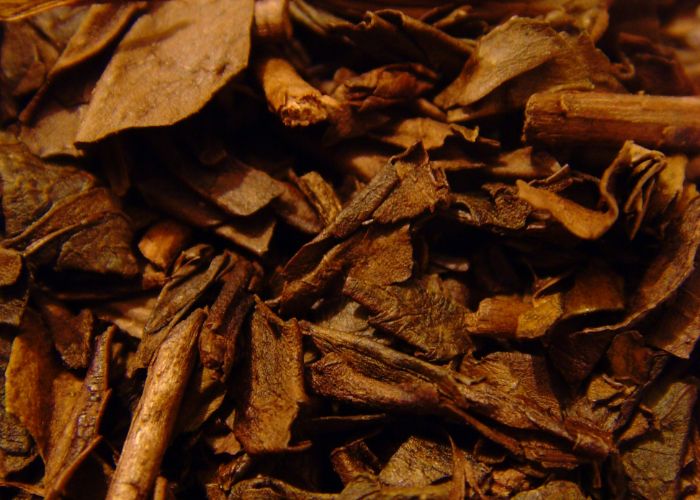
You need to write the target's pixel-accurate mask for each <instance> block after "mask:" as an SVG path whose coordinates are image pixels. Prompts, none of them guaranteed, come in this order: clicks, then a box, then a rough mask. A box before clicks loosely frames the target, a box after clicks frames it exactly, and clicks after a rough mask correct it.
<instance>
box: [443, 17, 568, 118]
mask: <svg viewBox="0 0 700 500" xmlns="http://www.w3.org/2000/svg"><path fill="white" fill-rule="evenodd" d="M565 48H566V43H565V41H564V39H562V38H561V37H560V36H559V35H558V34H557V32H556V31H554V30H553V29H552V28H551V27H550V26H549V24H548V23H546V22H543V21H536V20H534V19H524V18H518V17H514V18H513V19H511V20H509V21H508V22H506V23H504V24H502V25H500V26H498V27H497V28H495V29H494V30H492V31H491V32H490V33H489V34H488V35H486V36H484V37H483V38H481V40H480V41H479V44H478V46H477V48H476V50H475V52H474V53H473V54H472V55H471V57H470V58H469V60H468V61H467V64H466V65H465V66H464V68H463V69H462V72H461V73H460V75H459V76H458V77H457V79H456V80H455V81H454V82H452V83H451V84H450V86H448V87H447V88H446V89H445V90H443V92H442V93H441V94H439V95H438V96H437V97H436V99H435V102H436V103H437V104H438V105H439V106H442V107H443V108H451V107H454V106H457V105H461V106H465V105H468V104H472V103H474V102H476V101H478V100H479V99H481V98H482V97H484V96H486V95H488V94H489V92H492V91H493V90H494V89H496V88H497V87H498V86H499V85H501V84H503V83H504V82H507V81H508V80H511V79H512V78H515V77H517V76H519V75H522V74H523V73H525V72H527V71H529V70H532V69H533V68H536V67H538V66H541V65H542V64H544V63H545V62H547V61H549V60H551V59H553V58H554V57H556V56H557V55H558V54H559V53H561V52H563V51H564V50H565Z"/></svg>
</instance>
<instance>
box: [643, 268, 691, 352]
mask: <svg viewBox="0 0 700 500" xmlns="http://www.w3.org/2000/svg"><path fill="white" fill-rule="evenodd" d="M676 293H677V295H676V297H675V298H674V299H673V300H672V302H671V303H670V304H669V305H668V307H667V308H666V310H665V311H664V314H663V316H662V318H661V320H660V321H659V322H658V323H657V324H656V325H655V326H654V330H653V331H652V332H651V334H650V335H648V336H647V342H648V343H649V344H650V345H652V346H654V347H658V348H659V349H663V350H664V351H666V352H669V353H671V354H673V355H674V356H678V357H679V358H685V359H688V358H690V354H691V353H692V352H693V349H694V348H695V344H696V342H697V340H698V337H700V315H698V310H700V270H698V269H695V270H694V271H693V273H692V274H691V275H690V276H689V277H688V279H687V280H686V281H685V283H683V285H681V287H680V288H679V289H678V291H677V292H676Z"/></svg>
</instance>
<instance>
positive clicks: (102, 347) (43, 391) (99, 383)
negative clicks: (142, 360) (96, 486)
mask: <svg viewBox="0 0 700 500" xmlns="http://www.w3.org/2000/svg"><path fill="white" fill-rule="evenodd" d="M113 332H114V330H113V328H112V329H108V330H107V331H106V332H105V333H103V334H101V335H100V336H98V337H97V338H96V340H95V344H94V350H93V355H92V361H91V365H90V367H89V368H88V371H87V373H86V376H85V379H84V380H82V381H81V380H80V379H79V378H77V377H76V376H75V375H73V374H72V373H70V372H68V371H67V370H65V369H64V368H63V367H62V366H61V365H60V363H58V362H57V361H56V359H55V358H54V355H53V352H52V346H51V341H50V339H49V337H48V333H47V332H46V330H45V329H44V328H43V325H42V324H41V320H40V318H39V317H38V316H37V315H36V314H34V313H32V312H29V313H28V314H27V315H26V316H25V322H24V323H23V331H22V333H21V334H20V336H18V337H17V338H16V339H15V342H14V343H13V348H12V354H11V357H10V363H9V365H8V367H7V372H6V376H7V382H6V387H7V392H6V398H7V399H6V404H7V410H8V411H9V412H11V413H12V414H14V415H16V416H17V417H18V418H19V420H20V421H21V422H22V423H23V424H24V425H25V426H26V427H27V429H28V430H29V432H30V433H31V435H32V437H33V438H34V440H35V441H36V444H37V448H38V450H39V453H40V454H41V457H42V458H43V460H44V463H45V465H46V471H45V477H44V488H45V494H46V495H47V496H49V497H54V495H56V494H60V492H61V491H62V490H63V489H64V488H65V486H66V484H67V481H68V480H69V479H70V476H71V475H72V473H73V472H74V471H75V469H76V467H77V466H78V465H79V464H80V462H81V461H82V460H84V459H85V457H86V456H87V454H88V453H89V452H90V451H91V450H92V449H93V448H94V446H95V445H96V444H97V441H98V440H99V435H98V430H99V425H100V420H101V417H102V413H103V412H104V408H105V404H106V401H107V398H108V397H109V390H108V371H107V370H108V366H109V355H110V343H111V338H112V334H113Z"/></svg>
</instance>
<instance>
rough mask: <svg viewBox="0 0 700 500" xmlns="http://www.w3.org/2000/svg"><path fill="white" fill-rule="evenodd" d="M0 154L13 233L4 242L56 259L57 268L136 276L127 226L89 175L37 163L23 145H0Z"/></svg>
mask: <svg viewBox="0 0 700 500" xmlns="http://www.w3.org/2000/svg"><path fill="white" fill-rule="evenodd" d="M2 153H3V154H2V155H0V177H2V180H3V199H2V203H3V213H4V215H5V230H6V233H7V236H11V237H10V238H7V239H6V240H5V241H4V242H3V246H5V247H10V248H16V249H19V250H23V251H24V252H25V255H28V254H29V255H32V254H34V257H33V258H36V259H37V260H38V261H39V263H46V262H47V261H48V262H49V263H50V262H53V261H55V264H56V269H58V270H60V269H77V270H82V271H88V272H95V273H100V274H108V273H109V274H116V275H122V276H125V277H130V276H133V275H135V274H136V272H137V271H138V269H137V266H136V259H135V257H134V255H133V252H132V250H131V238H132V229H131V225H130V224H129V221H128V219H127V218H126V215H125V214H124V213H123V212H121V210H120V207H119V204H118V202H117V200H116V199H115V197H114V196H113V195H112V194H111V193H109V192H108V191H107V190H106V189H104V188H100V187H97V181H96V179H95V178H94V177H93V176H92V175H90V174H88V173H87V172H84V171H81V170H78V169H76V168H73V167H62V166H58V165H51V164H47V163H44V162H41V161H40V160H38V159H37V158H36V157H34V156H32V155H31V154H29V153H28V152H27V151H26V150H25V149H24V148H23V147H21V146H3V151H2ZM55 245H57V246H58V248H54V246H55ZM40 250H42V251H43V250H46V251H47V252H48V253H47V254H44V255H42V254H41V252H40Z"/></svg>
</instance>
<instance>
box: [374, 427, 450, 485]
mask: <svg viewBox="0 0 700 500" xmlns="http://www.w3.org/2000/svg"><path fill="white" fill-rule="evenodd" d="M450 455H451V453H450V447H449V446H448V445H446V444H444V443H440V442H437V441H434V440H432V439H427V438H425V437H422V436H410V437H409V438H408V439H407V440H406V441H404V442H403V443H401V446H399V449H398V450H396V453H394V454H393V455H392V456H391V457H390V458H389V460H388V461H387V463H386V465H385V466H384V468H383V469H382V470H381V472H380V473H379V474H378V476H377V477H378V479H379V481H380V482H381V483H382V484H384V485H387V486H403V487H421V486H428V485H429V484H432V483H435V482H437V481H439V480H440V479H444V478H447V477H449V476H450V475H451V474H452V457H451V456H450Z"/></svg>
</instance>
